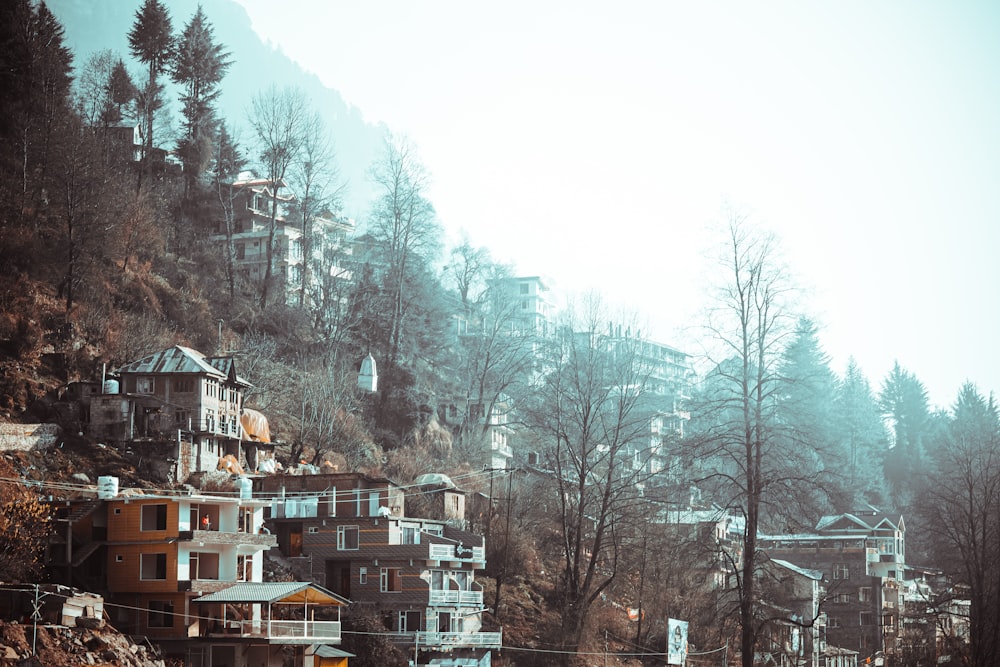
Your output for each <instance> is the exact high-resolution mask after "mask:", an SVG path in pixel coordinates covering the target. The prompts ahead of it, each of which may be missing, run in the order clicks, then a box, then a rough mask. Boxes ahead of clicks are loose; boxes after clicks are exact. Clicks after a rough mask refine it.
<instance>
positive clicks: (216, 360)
mask: <svg viewBox="0 0 1000 667" xmlns="http://www.w3.org/2000/svg"><path fill="white" fill-rule="evenodd" d="M118 372H119V373H142V374H150V375H152V374H165V373H189V374H196V375H209V376H211V377H214V378H218V379H220V380H228V381H230V382H234V383H238V384H242V385H245V386H250V383H249V382H247V381H246V380H244V379H242V378H240V377H239V376H237V374H236V366H235V363H234V360H233V358H232V357H206V356H205V355H204V354H202V353H201V352H199V351H197V350H193V349H191V348H189V347H184V346H183V345H174V346H173V347H170V348H167V349H166V350H161V351H160V352H156V353H155V354H150V355H149V356H146V357H143V358H142V359H139V360H138V361H133V362H132V363H130V364H126V365H125V366H122V367H121V368H119V369H118Z"/></svg>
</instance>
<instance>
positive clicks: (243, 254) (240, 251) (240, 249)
mask: <svg viewBox="0 0 1000 667" xmlns="http://www.w3.org/2000/svg"><path fill="white" fill-rule="evenodd" d="M246 258H247V247H246V246H245V245H244V244H242V243H237V244H236V259H239V260H242V259H246Z"/></svg>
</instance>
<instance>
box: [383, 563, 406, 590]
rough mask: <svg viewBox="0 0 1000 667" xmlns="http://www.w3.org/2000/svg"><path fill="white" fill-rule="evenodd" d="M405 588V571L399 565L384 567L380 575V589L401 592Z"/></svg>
mask: <svg viewBox="0 0 1000 667" xmlns="http://www.w3.org/2000/svg"><path fill="white" fill-rule="evenodd" d="M402 590H403V573H402V570H400V568H398V567H383V568H382V572H381V575H380V577H379V591H380V592H382V593H399V592H400V591H402Z"/></svg>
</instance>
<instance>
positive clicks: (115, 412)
mask: <svg viewBox="0 0 1000 667" xmlns="http://www.w3.org/2000/svg"><path fill="white" fill-rule="evenodd" d="M116 376H117V377H118V380H116V381H111V382H109V381H105V382H104V387H105V388H104V393H102V394H100V395H98V396H93V397H91V399H90V424H89V430H90V435H91V436H92V437H94V438H96V439H99V440H104V441H105V442H112V443H114V444H116V445H118V446H120V447H122V448H141V450H142V451H143V453H144V454H145V455H146V457H145V458H146V459H147V460H149V461H150V463H151V464H159V465H160V466H161V467H162V468H163V471H162V478H163V479H166V480H167V481H171V482H173V481H183V480H185V479H186V478H187V477H188V476H189V475H191V474H192V473H195V472H200V471H211V470H216V469H218V468H219V463H220V460H221V459H223V457H225V456H226V455H231V456H232V457H233V458H234V459H235V460H236V461H237V462H238V463H239V464H240V466H242V468H243V469H244V470H248V471H255V470H257V469H258V468H259V467H260V465H261V463H262V462H263V460H264V459H267V458H270V457H271V456H272V454H273V445H272V444H271V443H270V438H269V435H268V436H266V437H262V435H263V433H264V429H263V428H262V427H261V425H260V420H261V418H262V416H261V415H259V413H256V412H253V411H250V410H248V409H247V408H246V407H245V406H244V392H245V391H246V389H247V388H249V387H250V384H249V383H248V382H247V381H246V380H244V379H243V378H241V377H240V376H239V375H238V374H237V372H236V362H235V360H234V359H233V357H230V356H220V357H207V356H205V355H204V354H201V353H200V352H198V351H196V350H192V349H190V348H187V347H183V346H181V345H175V346H174V347H171V348H167V349H166V350H162V351H160V352H157V353H155V354H151V355H149V356H147V357H144V358H142V359H140V360H138V361H134V362H132V363H130V364H127V365H125V366H123V367H121V368H119V369H118V370H117V372H116ZM265 421H266V420H265Z"/></svg>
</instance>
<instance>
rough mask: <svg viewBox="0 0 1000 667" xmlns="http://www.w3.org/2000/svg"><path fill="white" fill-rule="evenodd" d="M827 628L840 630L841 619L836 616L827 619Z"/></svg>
mask: <svg viewBox="0 0 1000 667" xmlns="http://www.w3.org/2000/svg"><path fill="white" fill-rule="evenodd" d="M826 627H828V628H839V627H840V619H839V618H837V617H836V616H830V617H828V618H827V619H826Z"/></svg>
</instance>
